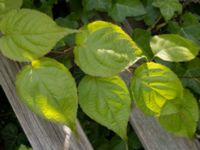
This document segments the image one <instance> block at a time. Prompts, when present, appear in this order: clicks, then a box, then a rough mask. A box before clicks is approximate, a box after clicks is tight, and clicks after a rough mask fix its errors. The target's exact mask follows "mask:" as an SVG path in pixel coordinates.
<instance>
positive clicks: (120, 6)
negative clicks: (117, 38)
mask: <svg viewBox="0 0 200 150" xmlns="http://www.w3.org/2000/svg"><path fill="white" fill-rule="evenodd" d="M108 13H109V16H111V17H112V18H113V19H114V20H115V21H118V22H122V21H124V19H125V18H126V17H137V16H141V15H144V14H145V13H146V11H145V9H144V6H143V5H142V3H141V2H140V1H139V0H117V1H116V3H115V4H113V7H112V8H111V9H110V11H109V12H108Z"/></svg>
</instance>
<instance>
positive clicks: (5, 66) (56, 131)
mask: <svg viewBox="0 0 200 150" xmlns="http://www.w3.org/2000/svg"><path fill="white" fill-rule="evenodd" d="M20 68H21V67H20V65H18V64H17V63H15V62H13V61H10V60H8V59H7V58H5V57H4V56H2V55H1V54H0V84H1V86H2V88H3V89H4V92H5V94H6V96H7V98H8V100H9V102H10V104H11V106H12V108H13V110H14V112H15V114H16V116H17V118H18V120H19V122H20V124H21V126H22V128H23V130H24V131H25V134H26V135H27V137H28V139H29V141H30V143H31V145H32V147H33V149H34V150H68V149H69V150H93V148H92V146H91V144H90V143H89V141H88V139H87V137H86V136H85V134H84V132H83V131H82V129H81V127H80V125H79V123H78V127H77V130H78V134H79V139H78V140H77V139H76V138H75V137H74V136H73V135H72V134H71V132H70V130H69V129H68V128H67V127H66V126H63V125H60V124H56V123H52V122H48V121H46V120H44V119H41V118H40V117H38V116H36V115H34V114H33V113H32V112H30V111H29V110H28V109H27V108H26V107H25V106H24V104H22V103H21V102H20V101H19V99H18V97H17V96H16V93H15V84H14V82H15V76H16V73H17V72H18V71H19V70H20Z"/></svg>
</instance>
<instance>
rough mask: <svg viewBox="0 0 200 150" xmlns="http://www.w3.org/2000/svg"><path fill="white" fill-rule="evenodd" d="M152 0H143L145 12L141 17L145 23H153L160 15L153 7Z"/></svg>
mask: <svg viewBox="0 0 200 150" xmlns="http://www.w3.org/2000/svg"><path fill="white" fill-rule="evenodd" d="M153 1H154V0H143V4H144V7H145V11H146V14H145V15H144V16H143V17H142V19H143V20H144V22H145V23H146V24H147V25H149V26H150V25H153V24H154V23H155V22H156V19H157V18H158V17H159V16H160V11H159V9H157V8H155V7H153V5H152V3H153Z"/></svg>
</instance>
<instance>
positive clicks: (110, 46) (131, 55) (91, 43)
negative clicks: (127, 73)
mask: <svg viewBox="0 0 200 150" xmlns="http://www.w3.org/2000/svg"><path fill="white" fill-rule="evenodd" d="M81 30H82V32H80V33H77V36H76V44H77V46H76V47H75V49H74V54H75V62H76V64H77V65H78V66H79V67H80V68H81V69H82V70H83V71H84V72H85V73H87V74H89V75H92V76H100V77H109V76H113V75H117V74H118V73H119V72H121V71H122V70H124V69H125V68H126V67H127V66H128V65H130V63H131V62H133V61H135V60H136V59H137V57H139V56H140V55H141V53H142V52H141V50H140V49H139V48H138V47H137V46H136V44H135V43H134V42H133V41H132V39H131V38H130V37H129V36H128V35H127V34H126V33H125V32H124V31H123V30H122V29H121V28H120V27H119V26H117V25H114V24H112V23H109V22H104V21H95V22H92V23H89V24H88V25H86V26H84V27H83V28H81Z"/></svg>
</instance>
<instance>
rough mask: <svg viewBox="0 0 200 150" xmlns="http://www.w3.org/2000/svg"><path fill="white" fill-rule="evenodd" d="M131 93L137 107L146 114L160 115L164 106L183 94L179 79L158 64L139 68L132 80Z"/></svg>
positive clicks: (151, 63)
mask: <svg viewBox="0 0 200 150" xmlns="http://www.w3.org/2000/svg"><path fill="white" fill-rule="evenodd" d="M131 92H132V96H133V100H134V102H135V103H136V106H137V107H139V108H140V109H141V110H142V111H143V112H144V113H145V114H148V115H155V114H159V113H160V110H161V109H162V107H163V106H164V104H165V103H166V102H167V101H169V100H173V99H174V98H176V97H177V96H181V95H182V93H183V87H182V84H181V82H180V80H179V79H178V77H177V76H176V75H175V73H173V72H172V71H171V70H170V69H169V68H167V67H165V66H163V65H161V64H157V63H153V62H150V63H145V64H143V65H141V66H139V67H138V68H137V69H136V70H135V72H134V74H133V76H132V80H131Z"/></svg>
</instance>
